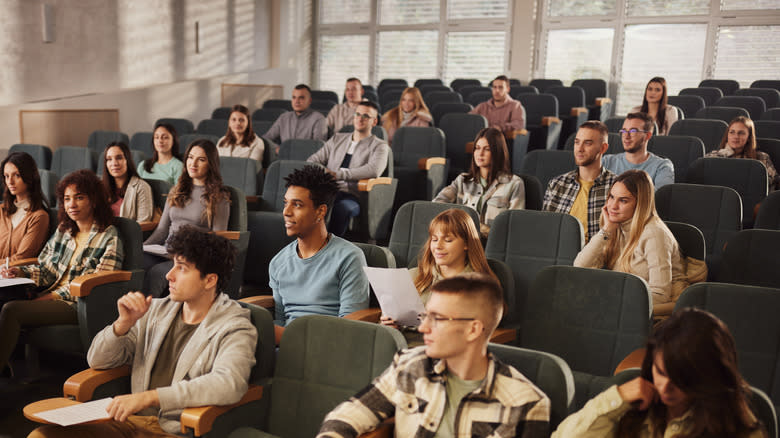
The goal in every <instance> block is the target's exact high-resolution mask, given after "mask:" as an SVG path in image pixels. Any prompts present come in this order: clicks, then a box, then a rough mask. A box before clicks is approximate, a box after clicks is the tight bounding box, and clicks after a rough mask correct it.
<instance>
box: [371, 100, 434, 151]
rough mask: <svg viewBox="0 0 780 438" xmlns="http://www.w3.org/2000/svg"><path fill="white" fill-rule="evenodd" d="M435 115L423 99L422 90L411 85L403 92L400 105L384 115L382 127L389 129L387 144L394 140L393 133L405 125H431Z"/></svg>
mask: <svg viewBox="0 0 780 438" xmlns="http://www.w3.org/2000/svg"><path fill="white" fill-rule="evenodd" d="M432 122H433V116H432V115H431V112H430V110H428V107H427V106H426V105H425V102H424V101H423V98H422V94H420V90H419V89H417V88H415V87H409V88H407V89H405V90H404V92H403V93H401V100H400V102H399V103H398V106H397V107H395V108H393V109H391V110H390V111H388V112H386V113H385V115H383V116H382V127H384V128H385V130H386V131H387V144H391V143H392V142H393V134H395V131H397V130H398V128H400V127H403V126H418V127H426V126H431V123H432Z"/></svg>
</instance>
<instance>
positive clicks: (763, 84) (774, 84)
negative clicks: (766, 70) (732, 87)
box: [750, 79, 780, 91]
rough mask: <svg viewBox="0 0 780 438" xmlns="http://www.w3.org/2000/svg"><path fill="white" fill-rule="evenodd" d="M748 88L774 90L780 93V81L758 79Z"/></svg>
mask: <svg viewBox="0 0 780 438" xmlns="http://www.w3.org/2000/svg"><path fill="white" fill-rule="evenodd" d="M750 88H774V89H775V90H778V91H780V80H774V79H759V80H757V81H753V83H752V84H750Z"/></svg>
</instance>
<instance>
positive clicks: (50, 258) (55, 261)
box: [20, 223, 124, 302]
mask: <svg viewBox="0 0 780 438" xmlns="http://www.w3.org/2000/svg"><path fill="white" fill-rule="evenodd" d="M74 251H76V240H75V239H74V238H73V236H71V235H70V232H63V231H60V230H59V229H57V231H56V232H55V233H54V235H53V236H52V237H51V239H49V241H48V242H46V245H45V246H44V247H43V250H42V251H41V253H40V255H39V256H38V264H37V265H28V266H22V267H20V270H21V271H22V272H23V274H24V276H25V277H29V278H30V279H31V280H33V281H34V282H35V284H36V285H38V286H39V287H52V286H54V285H56V284H57V283H59V281H60V279H61V278H62V277H63V276H67V279H68V282H67V283H66V284H65V285H64V286H61V287H59V288H57V289H55V290H48V291H47V292H54V293H56V294H57V295H59V297H60V298H61V299H63V300H65V301H71V302H75V301H76V300H75V299H74V298H73V297H72V296H71V295H70V282H71V281H73V279H75V278H76V277H78V276H80V275H84V274H91V273H93V272H97V271H114V270H117V269H121V268H122V259H123V258H124V252H123V250H122V241H121V240H120V239H119V234H118V232H117V229H116V228H115V227H114V226H113V225H109V226H108V227H107V228H106V229H105V230H103V232H100V231H98V228H97V226H96V225H95V224H94V223H93V224H92V229H90V230H89V240H88V243H87V247H86V248H83V249H82V250H81V253H80V255H79V256H78V257H76V258H75V259H74V260H73V266H68V264H69V262H70V259H71V257H72V256H73V253H74Z"/></svg>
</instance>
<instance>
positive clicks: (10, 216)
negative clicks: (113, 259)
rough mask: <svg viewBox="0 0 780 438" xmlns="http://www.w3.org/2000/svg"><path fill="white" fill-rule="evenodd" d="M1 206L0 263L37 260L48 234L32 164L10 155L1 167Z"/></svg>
mask: <svg viewBox="0 0 780 438" xmlns="http://www.w3.org/2000/svg"><path fill="white" fill-rule="evenodd" d="M0 169H2V171H3V181H5V188H4V190H3V204H2V205H0V236H3V237H2V238H0V261H2V262H4V261H5V260H8V261H9V262H15V261H16V260H18V259H26V258H30V257H38V253H39V252H40V251H41V248H42V247H43V244H44V243H45V242H46V238H47V237H48V232H49V214H48V213H47V212H46V201H45V199H44V196H43V191H42V189H41V177H40V175H39V174H38V168H37V166H36V164H35V160H33V157H31V156H30V155H29V154H26V153H24V152H13V153H11V154H9V155H8V157H6V159H5V160H3V162H2V164H0Z"/></svg>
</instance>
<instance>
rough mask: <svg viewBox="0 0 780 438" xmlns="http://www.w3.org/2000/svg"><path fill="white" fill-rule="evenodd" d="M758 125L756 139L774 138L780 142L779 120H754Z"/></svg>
mask: <svg viewBox="0 0 780 438" xmlns="http://www.w3.org/2000/svg"><path fill="white" fill-rule="evenodd" d="M753 123H754V124H755V125H756V138H774V139H775V140H780V121H778V120H754V121H753Z"/></svg>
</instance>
